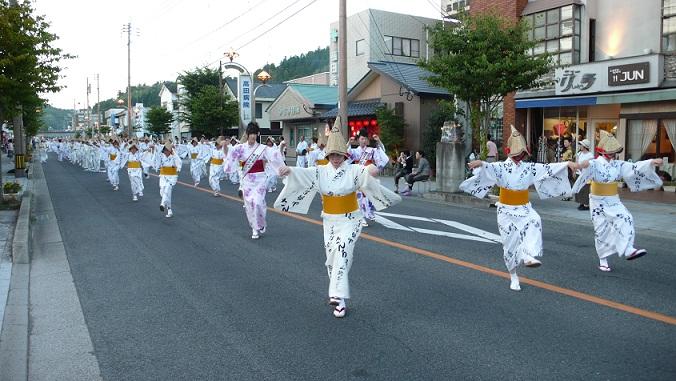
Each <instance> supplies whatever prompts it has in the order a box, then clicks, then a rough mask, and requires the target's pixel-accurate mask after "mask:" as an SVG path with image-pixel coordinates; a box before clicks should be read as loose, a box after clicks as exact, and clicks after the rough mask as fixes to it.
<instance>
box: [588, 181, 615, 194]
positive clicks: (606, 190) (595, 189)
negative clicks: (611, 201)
mask: <svg viewBox="0 0 676 381" xmlns="http://www.w3.org/2000/svg"><path fill="white" fill-rule="evenodd" d="M591 194H593V195H594V196H617V183H616V182H612V183H597V182H596V181H592V183H591Z"/></svg>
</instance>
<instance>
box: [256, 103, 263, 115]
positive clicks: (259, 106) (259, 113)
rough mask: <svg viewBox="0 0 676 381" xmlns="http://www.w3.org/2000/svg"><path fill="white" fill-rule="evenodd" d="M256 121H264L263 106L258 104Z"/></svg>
mask: <svg viewBox="0 0 676 381" xmlns="http://www.w3.org/2000/svg"><path fill="white" fill-rule="evenodd" d="M256 119H263V104H262V103H261V102H256Z"/></svg>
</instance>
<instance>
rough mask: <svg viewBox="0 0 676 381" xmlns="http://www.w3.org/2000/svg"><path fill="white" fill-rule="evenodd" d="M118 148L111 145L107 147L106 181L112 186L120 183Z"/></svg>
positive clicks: (119, 154)
mask: <svg viewBox="0 0 676 381" xmlns="http://www.w3.org/2000/svg"><path fill="white" fill-rule="evenodd" d="M121 154H122V153H121V152H120V150H119V149H117V148H115V147H113V146H111V147H110V148H109V149H108V161H107V163H108V168H107V169H108V181H109V182H110V185H112V186H113V187H117V186H119V185H120V173H119V171H120V162H121V160H122V158H121V157H120V156H121Z"/></svg>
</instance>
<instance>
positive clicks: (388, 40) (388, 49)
mask: <svg viewBox="0 0 676 381" xmlns="http://www.w3.org/2000/svg"><path fill="white" fill-rule="evenodd" d="M440 21H441V20H435V19H431V18H427V17H419V16H412V15H406V14H401V13H392V12H386V11H381V10H377V9H367V10H365V11H362V12H359V13H356V14H354V15H352V16H349V17H348V18H347V30H348V33H347V86H348V88H349V87H352V86H354V84H356V83H357V82H358V81H359V80H360V79H361V78H362V77H363V76H364V75H366V73H367V72H368V71H369V68H368V63H369V62H377V61H389V62H398V63H411V64H415V63H417V62H418V61H419V60H420V59H421V58H427V57H429V55H430V54H431V50H430V48H429V46H428V32H427V30H426V28H427V27H428V26H432V25H434V24H435V23H437V22H440ZM329 54H330V56H329V72H330V85H332V86H336V85H337V84H338V22H334V23H332V24H331V43H330V45H329Z"/></svg>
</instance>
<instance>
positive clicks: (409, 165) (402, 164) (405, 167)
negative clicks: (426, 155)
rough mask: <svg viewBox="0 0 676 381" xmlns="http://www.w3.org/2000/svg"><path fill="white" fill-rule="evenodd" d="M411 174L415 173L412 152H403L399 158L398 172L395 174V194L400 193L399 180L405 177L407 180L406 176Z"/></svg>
mask: <svg viewBox="0 0 676 381" xmlns="http://www.w3.org/2000/svg"><path fill="white" fill-rule="evenodd" d="M411 172H413V157H412V156H411V151H409V150H405V151H402V152H401V153H399V157H398V158H397V172H396V173H395V174H394V193H399V179H401V178H402V177H403V178H404V180H406V176H408V175H410V174H411Z"/></svg>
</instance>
